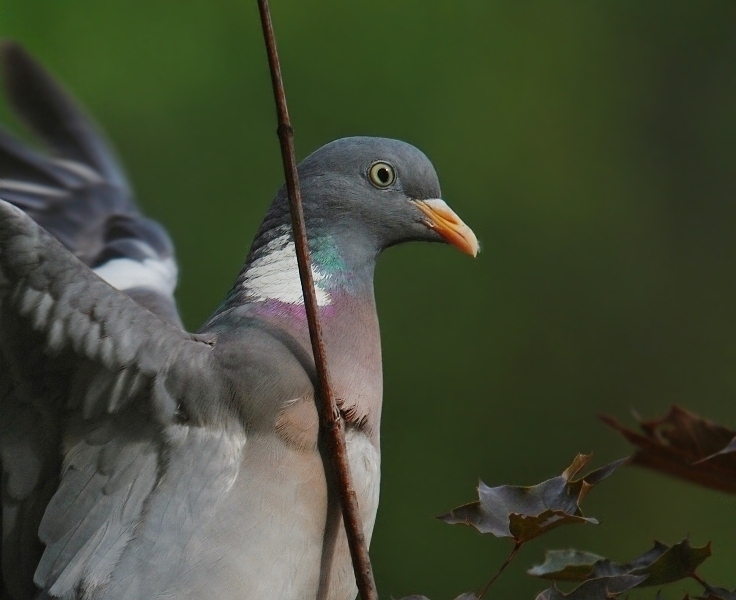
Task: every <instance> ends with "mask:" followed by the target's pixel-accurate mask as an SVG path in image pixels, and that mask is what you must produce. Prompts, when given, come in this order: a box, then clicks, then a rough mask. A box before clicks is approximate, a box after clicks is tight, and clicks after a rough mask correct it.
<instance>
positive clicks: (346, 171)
mask: <svg viewBox="0 0 736 600" xmlns="http://www.w3.org/2000/svg"><path fill="white" fill-rule="evenodd" d="M298 169H299V179H300V186H301V191H302V201H303V206H304V215H305V220H306V225H307V232H308V234H309V236H310V239H314V238H320V237H329V238H331V239H332V240H333V241H334V243H335V245H336V247H337V248H338V249H339V251H340V253H341V255H342V256H343V258H344V259H345V260H347V261H348V262H354V261H358V262H362V261H365V260H371V261H373V260H375V257H376V256H377V255H378V254H379V253H380V252H381V251H382V250H384V249H385V248H388V247H389V246H393V245H395V244H399V243H402V242H408V241H419V240H423V241H430V242H449V243H451V244H453V245H455V246H457V247H458V248H460V249H461V250H462V251H464V252H466V253H468V254H471V255H473V256H475V254H477V252H478V242H477V240H476V237H475V235H474V234H473V232H472V231H471V230H470V228H469V227H468V226H467V225H465V224H464V223H463V222H462V221H461V220H460V218H459V217H458V216H457V215H456V214H455V213H454V212H453V211H452V210H450V208H449V207H448V206H447V204H445V203H444V202H443V201H442V200H441V193H440V184H439V180H438V178H437V173H436V172H435V169H434V167H433V166H432V163H431V162H430V161H429V159H428V158H427V157H426V156H425V155H424V153H422V152H421V151H420V150H418V149H417V148H415V147H414V146H412V145H410V144H407V143H405V142H401V141H398V140H392V139H386V138H373V137H350V138H343V139H339V140H336V141H334V142H331V143H329V144H327V145H325V146H322V147H321V148H320V149H319V150H317V151H315V152H314V153H312V154H311V155H310V156H308V157H307V158H306V159H304V160H303V161H302V162H301V163H300V165H299V167H298ZM288 222H289V213H288V200H287V197H286V192H285V190H284V189H283V188H282V189H281V190H280V191H279V193H278V195H277V196H276V198H275V200H274V202H273V204H272V206H271V209H270V211H269V214H268V216H267V217H266V220H265V221H264V223H263V226H262V228H261V232H260V234H265V235H259V236H258V238H262V237H264V238H265V239H257V240H256V244H255V245H256V246H260V245H261V244H262V243H263V242H267V241H268V238H269V237H270V236H269V235H268V230H273V229H274V226H282V225H284V224H287V223H288ZM259 242H260V243H259Z"/></svg>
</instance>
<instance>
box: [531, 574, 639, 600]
mask: <svg viewBox="0 0 736 600" xmlns="http://www.w3.org/2000/svg"><path fill="white" fill-rule="evenodd" d="M645 579H646V575H642V576H639V575H621V576H614V577H597V578H596V579H589V580H588V581H586V582H585V583H583V584H582V585H579V586H578V587H576V588H575V589H574V590H573V591H571V592H568V593H567V594H565V593H563V592H561V591H560V590H558V589H557V588H555V587H551V588H547V589H546V590H544V591H543V592H542V593H541V594H539V595H538V596H537V598H536V600H608V599H609V598H616V597H617V596H619V595H620V594H623V593H624V592H627V591H629V590H631V589H633V588H635V587H636V586H638V585H639V584H640V583H642V582H643V581H644V580H645Z"/></svg>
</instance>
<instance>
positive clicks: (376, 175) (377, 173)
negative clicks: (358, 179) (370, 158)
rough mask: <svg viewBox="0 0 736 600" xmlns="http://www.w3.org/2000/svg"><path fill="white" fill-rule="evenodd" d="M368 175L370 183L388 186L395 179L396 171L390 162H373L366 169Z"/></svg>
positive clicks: (381, 186)
mask: <svg viewBox="0 0 736 600" xmlns="http://www.w3.org/2000/svg"><path fill="white" fill-rule="evenodd" d="M368 176H369V177H370V179H371V183H372V184H373V185H375V186H376V187H378V188H385V187H388V186H390V185H391V184H392V183H393V182H394V181H396V171H394V168H393V167H392V166H391V165H390V164H388V163H385V162H376V163H373V164H372V165H371V168H370V169H369V171H368Z"/></svg>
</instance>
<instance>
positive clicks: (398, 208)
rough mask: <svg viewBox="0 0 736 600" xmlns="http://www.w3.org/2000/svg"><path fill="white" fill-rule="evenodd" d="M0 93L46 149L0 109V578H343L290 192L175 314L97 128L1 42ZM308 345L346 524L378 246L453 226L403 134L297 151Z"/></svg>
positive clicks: (64, 592) (18, 582) (363, 473)
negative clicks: (316, 349)
mask: <svg viewBox="0 0 736 600" xmlns="http://www.w3.org/2000/svg"><path fill="white" fill-rule="evenodd" d="M2 65H3V67H4V81H5V85H6V90H7V94H8V98H9V100H10V103H11V105H12V106H13V108H14V109H15V110H16V111H17V112H18V114H19V115H20V116H21V118H22V119H23V120H24V121H25V123H26V124H27V125H28V126H29V127H30V129H31V130H32V131H33V132H34V133H35V134H36V135H37V136H38V137H39V138H40V139H41V140H42V141H43V143H44V144H45V146H46V147H47V148H48V150H49V154H42V153H39V152H37V151H35V150H32V149H31V148H29V147H28V146H26V145H25V144H23V143H21V142H20V141H18V140H17V139H16V138H14V137H12V136H11V135H9V134H8V133H6V132H5V131H0V198H1V199H2V200H1V201H0V460H1V462H2V496H1V498H2V506H1V510H2V546H1V548H0V560H1V561H2V582H1V585H0V587H1V588H3V589H2V590H0V594H2V598H12V599H13V600H22V599H30V598H37V599H50V598H63V599H86V600H113V599H114V600H121V599H138V600H152V599H158V598H180V599H181V598H186V599H198V600H201V599H208V598H211V599H216V600H228V599H238V600H245V599H252V600H255V599H258V600H261V599H264V598H269V599H271V598H273V599H279V600H304V599H309V598H317V599H320V600H322V599H329V600H347V599H349V598H354V597H355V594H356V586H355V580H354V576H353V572H352V566H351V561H350V557H349V552H348V549H347V543H346V538H345V534H344V529H343V527H342V521H341V514H340V508H339V503H338V499H337V494H336V490H335V487H334V483H333V480H332V478H331V475H330V469H328V468H326V467H325V465H326V461H327V460H328V459H327V457H326V455H325V451H324V448H323V446H322V444H321V442H320V440H319V437H318V418H317V411H316V408H315V404H314V390H315V377H316V376H315V369H314V362H313V358H312V353H311V347H310V344H309V337H308V331H307V321H306V316H305V310H304V304H303V299H302V292H301V288H300V282H299V277H298V272H297V265H296V258H295V253H294V243H293V238H292V234H291V226H290V217H289V208H288V201H287V197H286V193H285V190H284V189H283V188H282V189H281V190H280V191H279V192H278V193H277V194H276V197H275V199H274V200H273V203H272V204H271V207H270V209H269V210H268V213H267V214H266V217H265V219H264V220H263V223H262V224H261V227H260V229H259V230H258V233H257V234H256V237H255V240H254V241H253V244H252V246H251V249H250V252H249V254H248V256H247V259H246V262H245V265H244V267H243V269H242V271H241V272H240V274H239V275H238V277H237V280H236V282H235V284H234V285H233V287H232V289H231V290H230V292H229V294H228V295H227V297H226V299H225V300H224V302H223V303H222V304H221V306H220V307H219V308H218V309H217V311H216V312H215V314H214V315H212V317H210V319H209V320H208V321H207V322H206V323H205V324H204V325H203V326H202V328H201V329H200V330H199V331H198V332H197V333H189V332H187V331H185V330H184V329H183V326H182V323H181V320H180V318H179V315H178V313H177V310H176V305H175V301H174V295H173V294H174V288H175V287H176V281H177V266H176V263H175V260H174V251H173V246H172V243H171V240H170V239H169V237H168V235H167V234H166V232H165V231H164V229H163V228H162V227H161V226H160V225H159V224H158V223H156V222H154V221H151V220H150V219H147V218H146V217H144V216H142V215H141V213H140V212H139V210H138V208H137V207H136V204H135V202H134V199H133V194H132V191H131V188H130V187H129V185H128V182H127V180H126V177H125V175H124V173H123V171H122V169H121V167H120V166H119V164H118V161H117V160H116V158H115V156H114V154H113V152H112V151H111V150H110V148H109V146H108V144H107V143H106V141H105V140H104V138H103V137H102V135H101V134H100V132H99V131H98V129H97V128H96V126H95V125H94V124H93V123H92V121H91V120H90V119H89V118H87V117H86V115H85V114H84V112H83V111H82V110H80V108H78V106H77V105H76V104H75V103H74V102H73V100H72V99H71V97H70V96H69V95H68V94H67V93H66V92H65V91H64V90H63V89H62V88H61V87H60V86H59V85H58V84H57V83H56V82H55V81H54V80H53V79H52V78H51V77H50V76H49V75H48V74H47V73H46V72H45V71H44V70H43V69H42V68H41V67H40V66H39V65H38V64H37V63H36V62H35V61H34V60H33V59H32V58H31V57H30V56H29V55H28V54H27V53H26V52H25V51H24V50H23V49H22V48H21V47H20V46H18V45H17V44H14V43H11V42H6V43H5V44H4V45H3V46H2ZM299 176H300V178H301V186H302V194H303V201H304V212H305V218H306V225H307V231H308V235H309V246H310V250H311V254H312V269H313V275H314V281H315V285H316V291H317V299H318V304H319V310H320V312H321V318H322V323H323V327H324V336H325V342H326V347H327V354H328V360H329V368H330V371H331V374H332V378H333V381H334V387H335V392H336V396H337V397H338V398H340V401H341V411H342V415H343V418H344V420H345V423H346V435H347V444H348V453H349V458H350V464H351V466H352V472H353V476H354V479H355V486H356V491H357V494H358V501H359V505H360V509H361V513H362V518H363V523H364V527H365V534H366V536H367V537H368V538H370V535H371V532H372V529H373V524H374V520H375V516H376V509H377V506H378V489H379V471H380V451H379V426H380V418H381V400H382V379H381V347H380V339H379V330H378V319H377V316H376V306H375V301H374V294H373V270H374V266H375V263H376V259H377V257H378V255H379V254H380V253H381V251H382V250H384V249H385V248H387V247H389V246H392V245H394V244H399V243H402V242H407V241H412V240H425V241H438V242H439V241H445V242H449V243H450V244H453V245H454V246H457V247H458V248H460V249H461V250H463V251H464V252H466V253H468V254H471V255H475V254H476V253H477V252H478V242H477V240H476V237H475V235H474V234H473V232H472V231H471V230H470V229H469V228H468V227H467V226H466V225H465V224H464V223H463V222H462V221H461V220H460V218H459V217H458V216H457V215H456V214H455V213H454V212H453V211H452V210H451V209H450V208H449V207H448V206H447V204H445V203H444V202H443V201H442V200H441V199H440V186H439V182H438V180H437V175H436V173H435V170H434V168H433V166H432V164H431V163H430V162H429V160H428V159H427V157H426V156H425V155H424V154H422V153H421V152H420V151H419V150H417V149H416V148H414V147H413V146H410V145H409V144H406V143H404V142H400V141H396V140H390V139H379V138H370V137H352V138H346V139H340V140H337V141H335V142H332V143H330V144H327V145H326V146H324V147H322V148H320V149H319V150H317V151H316V152H314V153H313V154H312V155H311V156H309V157H308V158H306V159H305V160H304V161H303V162H302V163H301V164H300V165H299Z"/></svg>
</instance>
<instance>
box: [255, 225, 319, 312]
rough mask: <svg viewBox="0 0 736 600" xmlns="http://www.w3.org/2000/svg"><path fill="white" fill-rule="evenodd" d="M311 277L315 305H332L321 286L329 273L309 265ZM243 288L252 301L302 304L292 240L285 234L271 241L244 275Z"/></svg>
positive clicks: (302, 298)
mask: <svg viewBox="0 0 736 600" xmlns="http://www.w3.org/2000/svg"><path fill="white" fill-rule="evenodd" d="M312 278H313V279H314V287H315V292H316V294H317V305H318V306H329V305H330V304H332V298H331V297H330V293H329V292H328V291H326V290H325V289H324V285H320V284H322V283H323V282H325V280H327V278H328V276H327V275H326V274H325V273H323V272H322V271H320V270H319V269H318V268H317V267H316V266H315V265H314V264H313V265H312ZM242 286H243V290H244V291H245V292H246V293H247V295H248V296H249V297H251V298H253V299H254V300H257V301H263V300H278V301H279V302H284V303H286V304H300V305H303V304H304V297H303V296H302V284H301V280H300V279H299V267H298V265H297V262H296V250H295V247H294V242H293V241H291V239H290V237H289V235H288V233H284V234H283V235H281V236H279V237H277V238H276V239H273V240H271V241H270V242H268V244H266V246H265V247H264V249H263V254H262V255H261V256H259V257H258V258H257V259H255V260H254V261H253V262H252V263H251V264H250V265H249V267H248V270H247V271H246V272H245V276H244V278H243V283H242Z"/></svg>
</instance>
